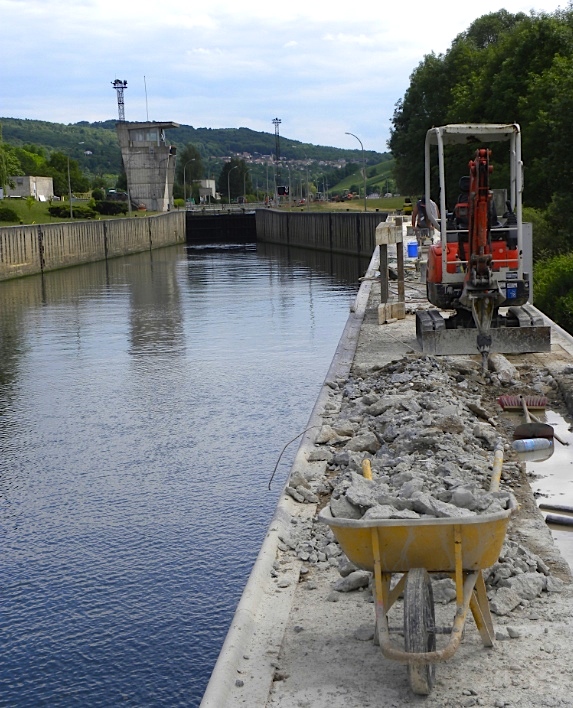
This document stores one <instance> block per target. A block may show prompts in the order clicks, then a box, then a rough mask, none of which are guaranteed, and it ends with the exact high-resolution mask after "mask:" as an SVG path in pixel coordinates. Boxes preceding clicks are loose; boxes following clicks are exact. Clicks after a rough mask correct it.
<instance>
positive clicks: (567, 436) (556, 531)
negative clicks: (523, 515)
mask: <svg viewBox="0 0 573 708" xmlns="http://www.w3.org/2000/svg"><path fill="white" fill-rule="evenodd" d="M546 418H547V422H548V423H549V424H550V425H552V426H553V428H554V429H555V432H556V433H557V434H558V435H559V437H561V438H562V439H563V440H564V442H568V443H569V445H562V444H561V443H559V442H558V441H555V442H554V453H553V455H552V457H551V459H550V460H547V461H545V462H543V461H542V462H538V461H529V462H527V471H528V472H530V473H531V474H533V475H534V476H535V478H534V480H533V481H532V482H531V487H532V488H533V490H534V492H535V494H536V496H537V498H538V502H542V503H543V504H546V505H549V506H551V505H552V504H558V505H565V506H570V507H573V447H572V446H573V432H572V431H571V430H570V429H569V423H568V422H567V420H566V419H565V418H564V417H563V416H562V415H560V414H559V413H556V412H555V411H548V412H547V414H546ZM545 513H547V509H546V510H545ZM550 528H551V533H552V535H553V538H554V539H555V542H556V544H557V546H558V548H559V550H560V551H561V554H562V555H563V557H564V558H565V560H566V561H567V562H568V563H569V565H570V567H572V568H573V536H572V532H571V530H567V528H565V527H563V526H555V525H551V526H550Z"/></svg>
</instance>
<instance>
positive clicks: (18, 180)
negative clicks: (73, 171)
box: [4, 175, 54, 202]
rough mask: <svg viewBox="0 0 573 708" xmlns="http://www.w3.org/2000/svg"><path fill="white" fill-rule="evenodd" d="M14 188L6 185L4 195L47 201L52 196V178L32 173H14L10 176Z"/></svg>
mask: <svg viewBox="0 0 573 708" xmlns="http://www.w3.org/2000/svg"><path fill="white" fill-rule="evenodd" d="M10 181H11V182H14V188H13V189H12V188H11V187H6V190H5V192H4V196H6V197H34V199H35V200H36V201H38V202H48V201H50V199H52V198H53V196H54V180H53V179H52V178H51V177H35V176H33V175H24V176H22V175H16V176H15V177H10Z"/></svg>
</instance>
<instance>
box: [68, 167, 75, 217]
mask: <svg viewBox="0 0 573 708" xmlns="http://www.w3.org/2000/svg"><path fill="white" fill-rule="evenodd" d="M67 158H68V199H69V200H70V219H73V218H74V208H73V206H72V180H71V179H70V156H69V155H68V156H67Z"/></svg>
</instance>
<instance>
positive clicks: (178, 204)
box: [173, 199, 185, 209]
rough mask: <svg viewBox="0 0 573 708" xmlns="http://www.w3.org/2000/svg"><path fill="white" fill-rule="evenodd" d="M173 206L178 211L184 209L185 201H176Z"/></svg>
mask: <svg viewBox="0 0 573 708" xmlns="http://www.w3.org/2000/svg"><path fill="white" fill-rule="evenodd" d="M173 206H174V207H175V208H176V209H183V207H184V206H185V200H184V199H174V200H173Z"/></svg>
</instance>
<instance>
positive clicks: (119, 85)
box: [111, 79, 127, 123]
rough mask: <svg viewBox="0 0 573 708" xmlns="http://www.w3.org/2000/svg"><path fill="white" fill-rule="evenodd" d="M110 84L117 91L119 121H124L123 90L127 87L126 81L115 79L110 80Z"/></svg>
mask: <svg viewBox="0 0 573 708" xmlns="http://www.w3.org/2000/svg"><path fill="white" fill-rule="evenodd" d="M111 85H112V86H113V87H114V89H115V90H116V91H117V111H118V113H119V122H120V123H125V107H124V103H123V90H124V89H126V88H127V81H122V80H121V79H116V80H115V81H112V82H111Z"/></svg>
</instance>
